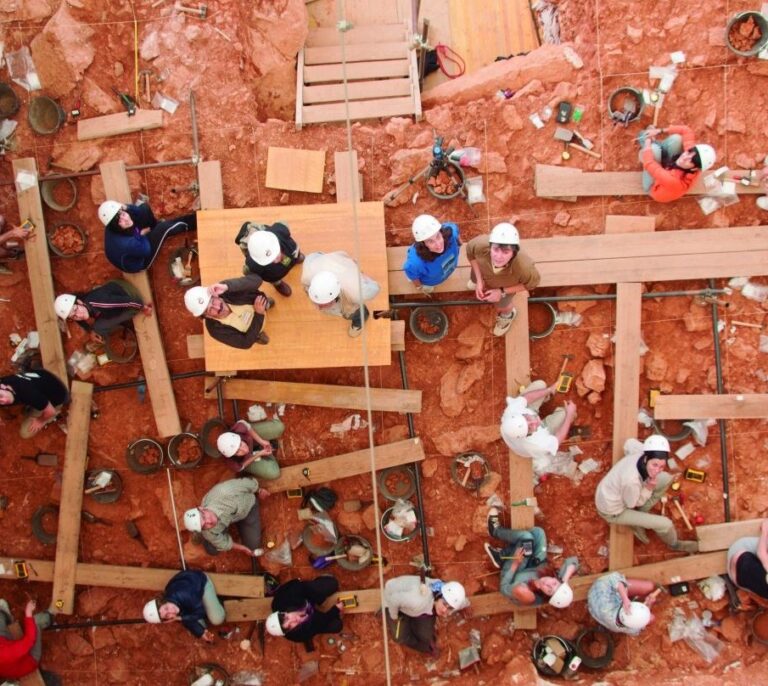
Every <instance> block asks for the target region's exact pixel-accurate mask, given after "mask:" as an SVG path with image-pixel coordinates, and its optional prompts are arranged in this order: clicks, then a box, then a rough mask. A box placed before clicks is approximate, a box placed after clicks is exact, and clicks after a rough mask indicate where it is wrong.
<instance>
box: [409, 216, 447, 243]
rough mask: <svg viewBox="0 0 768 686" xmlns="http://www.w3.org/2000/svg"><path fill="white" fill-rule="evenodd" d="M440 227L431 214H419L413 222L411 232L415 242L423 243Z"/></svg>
mask: <svg viewBox="0 0 768 686" xmlns="http://www.w3.org/2000/svg"><path fill="white" fill-rule="evenodd" d="M441 226H442V224H441V223H440V222H439V221H438V220H437V219H435V218H434V217H433V216H432V215H431V214H420V215H419V216H418V217H416V219H414V220H413V225H412V226H411V231H413V237H414V238H415V239H416V240H417V241H425V240H427V238H430V237H431V236H434V235H435V234H436V233H437V232H438V231H440V227H441Z"/></svg>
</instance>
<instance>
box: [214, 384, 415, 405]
mask: <svg viewBox="0 0 768 686" xmlns="http://www.w3.org/2000/svg"><path fill="white" fill-rule="evenodd" d="M205 385H206V387H208V385H209V381H206V382H205ZM221 391H222V395H223V396H224V399H225V400H252V401H255V402H268V403H276V404H277V403H285V404H287V405H311V406H313V407H336V408H340V409H345V410H367V409H368V396H369V394H370V402H371V409H372V410H380V411H383V412H413V413H415V412H421V391H420V390H403V389H397V388H370V389H368V391H366V389H365V388H364V387H363V386H335V385H327V384H315V383H298V382H293V381H262V380H259V379H228V380H227V381H225V382H224V383H223V384H222V386H221ZM215 397H216V394H215V393H212V392H209V393H207V394H205V398H206V399H207V400H211V399H213V398H215Z"/></svg>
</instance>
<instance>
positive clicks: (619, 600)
mask: <svg viewBox="0 0 768 686" xmlns="http://www.w3.org/2000/svg"><path fill="white" fill-rule="evenodd" d="M660 592H661V588H657V586H656V584H655V583H654V582H653V581H644V580H642V579H627V578H626V577H625V576H624V575H623V574H621V573H620V572H610V573H609V574H604V575H603V576H601V577H599V578H598V579H597V580H595V582H594V583H593V584H592V586H590V588H589V594H588V595H587V608H588V609H589V614H590V615H592V619H594V620H595V621H596V622H597V623H598V624H600V625H601V626H604V627H605V628H606V629H608V631H614V632H616V633H619V634H629V635H630V636H637V635H638V634H639V633H640V632H641V631H642V630H643V629H644V628H645V627H646V626H648V625H649V624H650V623H651V622H652V621H653V615H652V614H651V607H652V606H653V604H654V603H655V602H656V599H657V597H658V595H659V593H660ZM632 598H645V600H644V601H642V602H639V601H637V600H632Z"/></svg>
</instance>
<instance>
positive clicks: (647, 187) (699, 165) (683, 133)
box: [638, 125, 717, 202]
mask: <svg viewBox="0 0 768 686" xmlns="http://www.w3.org/2000/svg"><path fill="white" fill-rule="evenodd" d="M664 133H668V134H670V135H669V136H667V137H666V139H664V141H663V142H662V143H657V142H656V140H655V139H656V137H657V136H658V135H659V134H664ZM638 142H639V143H640V145H641V150H640V155H639V158H640V161H641V162H642V163H643V190H644V191H645V192H646V193H648V195H650V196H651V198H653V199H654V200H655V201H656V202H672V201H673V200H677V199H678V198H682V197H683V196H684V195H685V194H686V192H687V191H688V189H689V188H691V186H693V184H694V183H696V181H697V180H698V178H699V176H701V172H702V171H706V170H707V169H709V168H710V167H712V166H713V165H714V164H715V160H716V159H717V153H716V152H715V149H714V148H713V147H712V146H711V145H706V144H701V143H699V144H698V145H697V144H696V139H695V137H694V134H693V131H692V130H691V129H690V128H689V127H687V126H684V125H679V126H668V127H667V128H665V129H656V128H653V127H651V128H648V129H646V130H645V131H642V132H641V133H640V135H639V136H638Z"/></svg>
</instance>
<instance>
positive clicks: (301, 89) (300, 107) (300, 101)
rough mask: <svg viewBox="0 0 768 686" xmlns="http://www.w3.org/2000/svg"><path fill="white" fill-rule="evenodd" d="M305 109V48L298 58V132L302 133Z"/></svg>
mask: <svg viewBox="0 0 768 686" xmlns="http://www.w3.org/2000/svg"><path fill="white" fill-rule="evenodd" d="M303 109H304V48H302V49H301V50H299V54H298V56H297V57H296V105H295V111H296V115H295V117H296V130H297V131H301V127H302V126H304V119H303V118H302V110H303Z"/></svg>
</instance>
